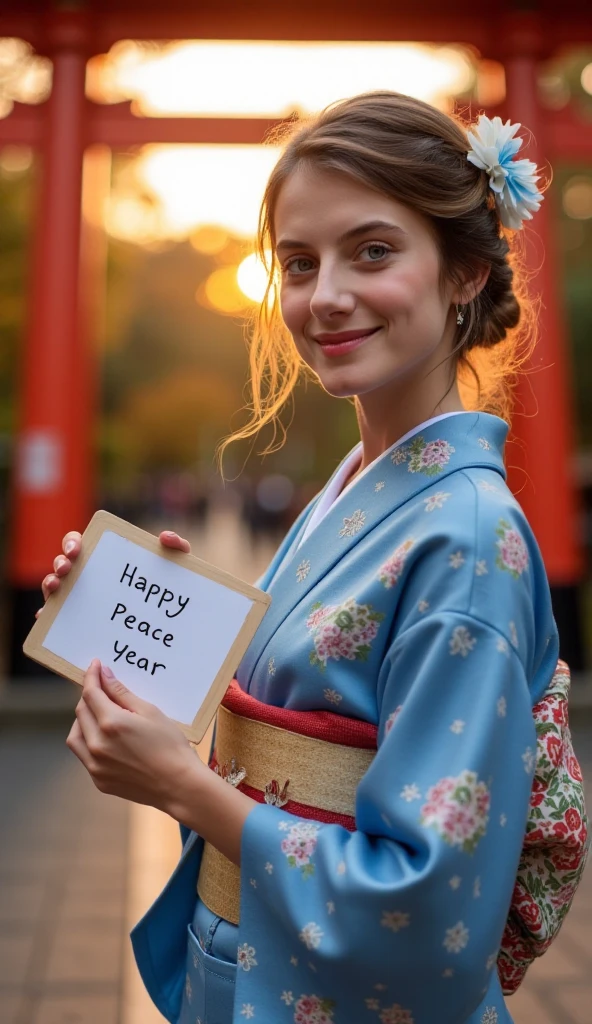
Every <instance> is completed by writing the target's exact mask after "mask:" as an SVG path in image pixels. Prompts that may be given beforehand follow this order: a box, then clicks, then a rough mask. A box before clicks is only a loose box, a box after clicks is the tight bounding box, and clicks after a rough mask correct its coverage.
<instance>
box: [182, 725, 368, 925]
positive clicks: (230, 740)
mask: <svg viewBox="0 0 592 1024" xmlns="http://www.w3.org/2000/svg"><path fill="white" fill-rule="evenodd" d="M375 753H376V751H375V750H367V749H364V748H362V747H352V746H346V745H344V744H341V743H331V742H330V741H328V740H324V739H317V738H313V737H311V736H303V735H302V734H301V733H297V732H291V731H289V730H288V729H282V728H278V726H275V725H269V724H268V723H267V722H260V721H255V720H253V719H251V718H245V717H243V716H242V715H236V714H233V712H231V711H229V710H228V709H227V708H225V707H223V706H222V705H220V707H219V708H218V719H217V726H216V764H217V767H216V770H217V771H219V773H220V774H221V775H222V776H223V777H225V778H226V780H227V781H228V782H230V784H231V785H236V786H238V787H240V788H241V789H244V790H245V792H247V793H248V794H249V796H253V797H254V798H255V799H257V797H259V802H261V803H263V802H265V803H267V804H272V805H275V806H278V807H282V806H284V805H287V806H286V810H288V811H291V813H294V814H297V815H299V816H301V817H304V818H310V819H312V820H316V821H321V822H322V821H337V820H339V819H340V818H344V819H351V827H353V820H354V817H355V802H356V790H357V788H358V785H359V782H360V780H361V778H362V776H363V775H365V773H366V771H367V770H368V768H369V767H370V764H371V762H372V760H373V758H374V756H375ZM243 780H244V784H243ZM253 790H254V791H255V792H252V791H253ZM197 892H198V895H199V897H200V899H201V900H202V901H203V902H204V903H205V905H206V906H207V907H208V908H209V909H210V910H211V911H212V913H214V914H216V915H217V916H218V917H223V918H225V920H227V921H231V922H232V924H238V923H239V912H240V868H238V867H237V866H236V864H233V863H232V861H230V860H228V858H227V857H225V856H224V855H223V854H222V853H220V852H219V851H218V850H217V849H216V848H215V847H214V846H212V845H211V844H210V843H205V844H204V850H203V856H202V859H201V865H200V869H199V877H198V881H197Z"/></svg>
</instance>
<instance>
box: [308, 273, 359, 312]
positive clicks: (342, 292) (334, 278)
mask: <svg viewBox="0 0 592 1024" xmlns="http://www.w3.org/2000/svg"><path fill="white" fill-rule="evenodd" d="M355 305H356V300H355V296H354V295H353V294H352V292H351V290H350V289H349V288H348V287H347V283H346V280H345V279H344V275H343V274H340V272H339V268H338V267H335V266H329V265H326V266H324V267H323V266H322V265H321V266H320V267H319V270H318V273H317V276H316V282H315V289H314V292H313V294H312V297H311V300H310V311H311V313H312V315H313V316H314V317H316V318H317V320H331V319H335V318H336V317H338V316H339V315H345V316H349V315H350V314H351V313H352V312H353V310H354V309H355Z"/></svg>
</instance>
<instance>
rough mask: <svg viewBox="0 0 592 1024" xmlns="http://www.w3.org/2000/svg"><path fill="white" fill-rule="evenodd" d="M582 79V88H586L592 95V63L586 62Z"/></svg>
mask: <svg viewBox="0 0 592 1024" xmlns="http://www.w3.org/2000/svg"><path fill="white" fill-rule="evenodd" d="M580 81H581V83H582V89H584V91H585V92H587V93H590V95H591V96H592V63H590V64H586V67H585V68H584V69H583V71H582V74H581V77H580Z"/></svg>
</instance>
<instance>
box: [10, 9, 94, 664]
mask: <svg viewBox="0 0 592 1024" xmlns="http://www.w3.org/2000/svg"><path fill="white" fill-rule="evenodd" d="M46 42H47V45H46V47H44V49H45V52H47V54H48V55H49V56H50V57H51V59H52V61H53V89H52V93H51V97H50V98H49V100H48V102H47V108H46V109H47V115H46V118H45V121H44V126H43V127H44V138H43V141H42V146H41V149H40V155H41V164H42V166H41V181H40V187H39V191H38V196H37V209H36V215H35V221H34V234H33V249H32V254H31V255H32V260H31V271H30V278H29V285H28V303H27V308H28V324H27V329H26V336H25V344H24V351H23V359H22V364H21V377H20V403H19V404H20V423H19V425H18V434H17V443H16V461H15V469H14V472H13V475H12V476H13V481H12V491H11V515H10V539H9V546H8V548H9V552H10V556H9V565H8V573H9V584H10V592H9V596H10V599H11V604H12V628H11V630H10V633H9V635H10V652H9V666H8V672H9V676H12V677H15V676H24V675H29V676H30V675H36V676H40V675H42V674H43V672H42V670H41V669H40V668H39V667H38V666H36V665H35V664H34V663H33V662H30V661H29V660H28V659H26V658H25V657H24V655H23V653H22V650H21V646H22V642H23V640H24V637H25V636H26V634H27V632H28V631H29V629H30V628H31V626H32V625H33V622H34V613H35V611H36V610H37V608H38V607H40V605H41V604H42V597H41V591H40V589H39V588H40V583H41V580H42V578H43V577H44V576H45V575H46V573H48V572H50V571H52V568H53V557H54V556H55V555H56V554H58V552H59V551H60V549H61V540H62V537H63V535H64V533H66V531H67V530H72V529H78V530H81V529H83V528H84V526H85V525H86V523H87V522H88V519H89V517H90V507H91V499H90V496H91V489H92V481H91V472H92V459H91V457H90V455H91V445H90V438H91V422H92V418H93V416H92V411H91V409H90V408H89V406H90V405H91V404H92V403H90V402H89V395H90V388H89V384H90V366H89V365H88V359H87V353H86V349H85V347H84V346H83V344H82V342H81V337H84V335H82V336H81V332H80V310H79V266H80V233H81V193H82V163H83V156H84V146H85V138H84V134H85V133H84V120H85V104H86V100H85V91H84V90H85V74H86V61H87V53H88V49H87V44H88V35H87V30H86V22H85V20H84V18H83V17H82V16H81V15H80V14H79V13H78V12H67V11H64V12H61V13H56V14H53V15H52V16H51V19H50V20H48V22H47V41H46ZM83 348H84V351H83Z"/></svg>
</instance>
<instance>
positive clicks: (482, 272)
mask: <svg viewBox="0 0 592 1024" xmlns="http://www.w3.org/2000/svg"><path fill="white" fill-rule="evenodd" d="M490 270H491V267H489V266H485V265H484V266H481V267H478V268H477V269H476V270H475V272H474V274H471V276H467V277H466V278H465V280H464V281H463V283H462V285H460V286H459V287H457V288H455V289H454V291H453V293H452V302H453V303H455V304H456V303H458V305H460V306H466V305H467V303H469V302H472V301H473V299H475V298H476V297H477V295H478V294H479V292H481V291H482V290H483V288H485V285H486V284H487V279H488V277H489V273H490Z"/></svg>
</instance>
